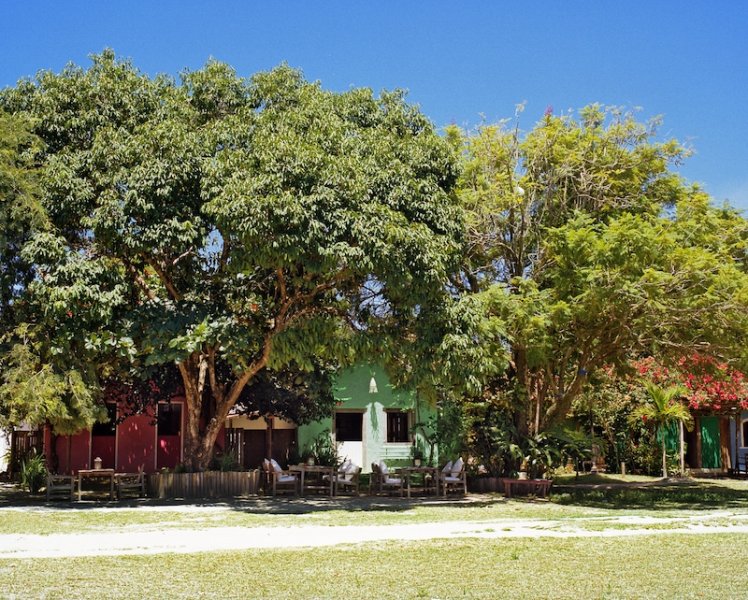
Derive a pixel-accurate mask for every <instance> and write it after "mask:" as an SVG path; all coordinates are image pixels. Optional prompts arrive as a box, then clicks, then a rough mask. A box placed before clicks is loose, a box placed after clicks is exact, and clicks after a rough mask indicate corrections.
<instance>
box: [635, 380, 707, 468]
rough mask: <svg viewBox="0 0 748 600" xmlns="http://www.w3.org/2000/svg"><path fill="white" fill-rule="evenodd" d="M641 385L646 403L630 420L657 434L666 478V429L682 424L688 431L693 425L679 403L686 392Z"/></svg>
mask: <svg viewBox="0 0 748 600" xmlns="http://www.w3.org/2000/svg"><path fill="white" fill-rule="evenodd" d="M643 384H644V388H645V389H646V391H647V401H646V403H645V404H642V405H641V406H639V407H638V408H636V409H635V410H634V412H633V413H632V415H631V420H632V421H633V422H637V421H640V422H642V423H643V424H645V425H646V426H647V427H651V428H652V429H654V430H655V431H656V432H657V436H658V439H659V441H660V444H661V446H662V476H663V477H667V475H668V466H667V445H666V437H667V436H666V431H667V428H668V426H670V425H671V424H677V423H683V424H684V425H685V426H686V427H687V428H688V429H689V430H690V429H691V427H692V425H693V419H692V417H691V413H690V412H689V410H688V407H687V406H686V405H685V404H684V403H683V402H682V401H681V400H682V398H683V397H684V396H686V395H687V394H688V390H687V389H686V388H684V387H683V386H680V385H671V386H669V387H666V388H664V387H661V386H659V385H657V384H655V383H652V382H651V381H644V382H643Z"/></svg>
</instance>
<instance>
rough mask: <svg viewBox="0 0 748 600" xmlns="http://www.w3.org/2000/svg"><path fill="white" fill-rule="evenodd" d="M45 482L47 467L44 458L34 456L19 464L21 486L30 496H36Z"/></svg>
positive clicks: (38, 455)
mask: <svg viewBox="0 0 748 600" xmlns="http://www.w3.org/2000/svg"><path fill="white" fill-rule="evenodd" d="M46 481H47V465H46V463H45V461H44V456H42V455H41V454H35V455H34V456H31V457H29V458H27V459H26V460H24V461H23V462H22V463H21V485H23V486H24V487H25V488H27V489H28V490H29V492H31V493H32V494H38V493H39V490H40V489H41V487H42V486H43V485H44V483H45V482H46Z"/></svg>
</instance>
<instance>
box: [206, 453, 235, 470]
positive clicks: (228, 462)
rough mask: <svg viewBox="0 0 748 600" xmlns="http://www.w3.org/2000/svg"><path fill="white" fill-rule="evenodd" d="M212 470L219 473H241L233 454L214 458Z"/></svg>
mask: <svg viewBox="0 0 748 600" xmlns="http://www.w3.org/2000/svg"><path fill="white" fill-rule="evenodd" d="M211 466H212V468H213V469H215V470H217V471H240V470H241V468H240V465H239V463H238V462H237V460H236V456H235V455H234V454H232V453H231V452H224V453H222V454H220V455H218V456H216V457H214V458H213V461H212V464H211Z"/></svg>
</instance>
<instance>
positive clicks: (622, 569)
mask: <svg viewBox="0 0 748 600" xmlns="http://www.w3.org/2000/svg"><path fill="white" fill-rule="evenodd" d="M744 543H745V536H744V535H734V534H711V535H681V534H671V535H656V536H651V537H642V538H625V537H624V538H595V539H590V538H569V539H549V538H543V539H503V540H480V539H477V540H476V539H470V540H454V541H452V540H450V541H443V540H434V541H430V542H408V543H405V542H389V543H379V544H367V545H356V546H344V547H336V548H319V549H303V550H273V551H244V552H230V553H222V552H210V553H199V554H190V555H179V554H168V555H158V556H125V557H96V558H72V559H65V560H58V559H33V560H32V559H29V560H3V561H0V581H2V582H3V585H2V589H0V597H22V598H37V597H44V598H114V597H127V598H136V597H137V598H141V597H143V598H144V597H148V598H177V597H190V598H225V597H237V598H332V599H334V598H345V599H346V600H351V599H353V598H502V597H503V598H575V599H583V598H745V597H746V594H747V592H746V590H745V585H744V583H745V582H744V579H745V578H744V576H743V573H744V566H745V565H744V558H743V555H742V553H741V552H740V551H739V548H741V547H742V545H743V544H744Z"/></svg>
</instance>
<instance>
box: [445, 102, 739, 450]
mask: <svg viewBox="0 0 748 600" xmlns="http://www.w3.org/2000/svg"><path fill="white" fill-rule="evenodd" d="M655 125H656V123H640V122H638V121H637V120H636V119H635V118H634V117H633V116H632V115H631V114H629V113H625V112H621V111H617V110H611V111H606V110H603V109H602V108H600V107H598V106H591V107H588V108H586V109H584V110H583V111H581V114H580V116H579V118H574V117H573V116H571V115H564V116H554V115H552V114H550V112H549V113H548V114H546V115H545V116H544V117H543V118H542V119H541V121H540V122H538V123H537V125H536V126H535V127H534V128H533V129H532V130H531V131H529V132H527V133H522V132H520V131H519V129H518V128H516V127H515V128H508V127H507V126H506V125H498V126H489V125H487V126H482V127H480V128H479V129H478V130H477V131H476V132H474V133H464V132H461V131H458V130H453V131H451V133H450V138H451V139H452V141H453V143H455V145H456V146H457V147H459V148H461V149H462V151H463V155H464V163H465V168H464V171H463V173H462V176H461V179H460V182H459V195H460V199H461V202H462V205H463V207H464V208H465V209H466V212H467V215H468V216H467V234H466V237H465V248H464V260H463V264H462V268H461V269H460V270H458V271H455V272H454V273H453V275H452V278H451V284H452V289H453V292H454V294H455V295H456V296H459V297H461V298H463V300H462V302H463V303H465V302H470V303H472V304H473V305H479V306H480V307H481V308H482V310H483V321H484V322H485V323H489V322H491V321H494V322H496V323H499V324H503V325H502V326H503V327H504V329H505V331H504V332H503V340H504V342H503V345H501V346H500V347H501V348H503V352H504V353H505V355H506V358H507V360H508V364H509V367H508V368H507V369H506V370H505V371H503V372H502V373H501V374H500V375H499V376H497V377H494V378H490V379H489V380H488V382H487V384H486V385H485V387H484V390H483V393H484V394H487V395H491V396H496V397H500V398H502V399H503V400H502V401H503V402H504V403H505V406H506V407H507V410H508V411H509V412H510V413H511V414H512V416H513V418H514V421H515V425H516V427H517V431H518V432H519V435H521V436H526V435H528V434H530V435H532V434H536V433H538V432H540V431H543V430H546V429H548V428H549V427H552V426H553V425H554V424H556V423H558V422H559V421H561V420H563V419H564V418H566V416H567V414H568V411H569V408H570V406H571V403H572V401H573V399H574V398H575V397H576V396H577V395H578V394H579V393H580V391H581V390H582V389H584V387H585V385H586V384H587V382H588V380H589V379H588V378H589V375H590V374H591V373H592V372H594V371H595V370H596V369H599V368H601V367H603V366H606V365H614V366H615V365H623V364H626V362H627V360H628V359H629V358H631V357H636V356H642V355H657V356H659V357H662V358H663V359H664V360H666V359H670V360H677V359H678V358H679V357H681V356H683V355H685V354H690V353H691V352H692V351H693V349H694V348H699V349H701V350H702V351H708V352H709V353H710V354H712V355H714V356H722V357H725V358H727V359H730V360H733V361H737V362H741V361H743V362H744V361H745V358H746V350H745V343H744V342H745V336H746V332H747V331H748V311H747V310H746V308H747V307H748V277H747V276H746V240H748V227H746V221H745V220H744V219H743V218H742V217H741V216H740V215H739V214H738V213H737V212H735V211H734V210H732V209H730V208H729V207H725V208H716V207H714V206H712V205H711V204H710V198H709V197H708V196H707V195H706V194H705V193H703V191H701V190H700V189H699V188H698V187H697V186H691V185H688V184H686V183H685V182H684V181H683V180H682V179H681V178H680V177H679V175H678V174H677V173H676V172H675V171H674V170H673V167H674V165H677V164H678V163H679V162H680V161H681V160H682V159H683V158H684V157H685V155H686V152H685V151H684V149H683V148H682V147H681V146H680V145H678V144H677V143H676V142H673V141H664V142H660V141H657V140H656V137H655V136H656V127H655ZM500 329H501V327H499V326H493V327H491V328H489V330H490V331H494V332H500ZM480 339H481V340H483V339H485V340H486V341H485V344H490V347H491V349H492V350H491V351H490V352H487V353H486V355H487V356H489V357H490V356H492V355H493V354H495V350H496V348H497V345H496V341H495V336H487V337H486V338H482V337H481V338H480Z"/></svg>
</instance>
